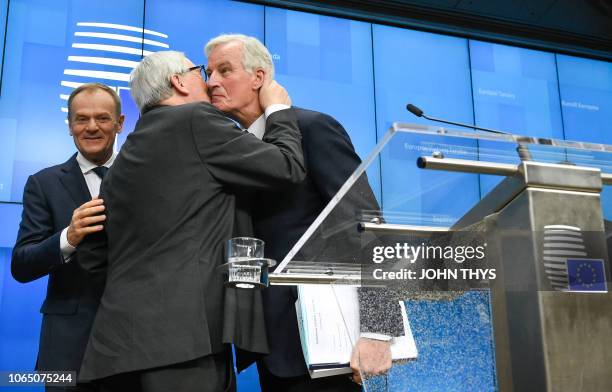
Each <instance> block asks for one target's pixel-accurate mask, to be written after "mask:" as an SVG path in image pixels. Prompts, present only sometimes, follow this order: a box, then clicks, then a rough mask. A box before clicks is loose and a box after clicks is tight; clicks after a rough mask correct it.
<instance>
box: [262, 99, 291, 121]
mask: <svg viewBox="0 0 612 392" xmlns="http://www.w3.org/2000/svg"><path fill="white" fill-rule="evenodd" d="M290 107H291V106H289V105H285V104H284V103H274V104H272V105H270V106H268V107H267V108H266V110H265V111H264V114H265V116H266V119H267V118H268V117H269V116H270V115H271V114H272V113H276V112H278V111H279V110H285V109H289V108H290Z"/></svg>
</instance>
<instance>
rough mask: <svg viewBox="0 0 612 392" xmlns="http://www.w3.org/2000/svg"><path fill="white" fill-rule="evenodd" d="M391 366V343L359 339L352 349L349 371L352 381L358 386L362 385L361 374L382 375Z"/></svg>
mask: <svg viewBox="0 0 612 392" xmlns="http://www.w3.org/2000/svg"><path fill="white" fill-rule="evenodd" d="M391 364H392V361H391V342H388V341H382V340H374V339H368V338H359V340H358V341H357V344H355V347H353V354H352V355H351V369H352V370H353V381H355V382H356V383H358V384H361V383H362V379H361V374H364V375H368V376H370V375H372V376H373V375H378V374H383V373H386V372H387V371H388V370H389V369H391ZM360 370H361V371H360Z"/></svg>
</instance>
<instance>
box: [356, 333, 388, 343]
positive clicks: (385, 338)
mask: <svg viewBox="0 0 612 392" xmlns="http://www.w3.org/2000/svg"><path fill="white" fill-rule="evenodd" d="M359 337H362V338H366V339H372V340H380V341H382V342H390V341H391V339H393V337H392V336H387V335H383V334H382V333H373V332H362V333H361V334H359Z"/></svg>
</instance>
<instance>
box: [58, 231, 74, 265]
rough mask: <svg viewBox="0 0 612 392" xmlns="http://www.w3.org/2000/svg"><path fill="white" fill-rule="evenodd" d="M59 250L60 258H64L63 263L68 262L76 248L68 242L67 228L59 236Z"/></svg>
mask: <svg viewBox="0 0 612 392" xmlns="http://www.w3.org/2000/svg"><path fill="white" fill-rule="evenodd" d="M60 250H61V251H62V257H63V258H64V263H67V262H69V261H70V258H71V257H72V255H73V254H74V252H75V251H76V248H75V247H74V246H72V245H70V243H69V242H68V228H67V227H66V228H65V229H64V230H62V234H60Z"/></svg>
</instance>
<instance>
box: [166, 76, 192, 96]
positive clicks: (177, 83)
mask: <svg viewBox="0 0 612 392" xmlns="http://www.w3.org/2000/svg"><path fill="white" fill-rule="evenodd" d="M170 84H172V87H174V89H175V90H176V91H177V92H178V93H179V94H180V95H189V90H188V89H187V87H185V86H184V85H183V81H182V80H181V77H180V75H177V74H174V75H172V77H171V78H170Z"/></svg>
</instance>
